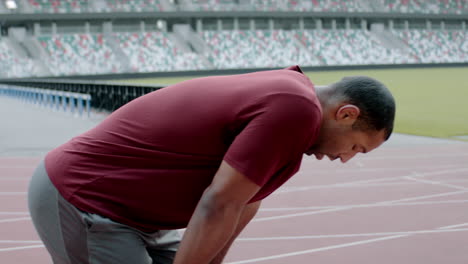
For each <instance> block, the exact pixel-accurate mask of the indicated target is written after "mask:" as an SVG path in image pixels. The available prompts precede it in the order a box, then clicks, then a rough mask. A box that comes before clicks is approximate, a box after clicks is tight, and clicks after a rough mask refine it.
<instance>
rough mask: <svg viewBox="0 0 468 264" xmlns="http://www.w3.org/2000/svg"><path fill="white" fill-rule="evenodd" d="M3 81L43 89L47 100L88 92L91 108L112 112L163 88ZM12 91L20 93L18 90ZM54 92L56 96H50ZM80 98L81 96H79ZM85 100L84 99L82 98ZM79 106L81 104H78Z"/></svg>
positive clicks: (109, 84) (98, 82)
mask: <svg viewBox="0 0 468 264" xmlns="http://www.w3.org/2000/svg"><path fill="white" fill-rule="evenodd" d="M1 83H3V84H5V85H9V86H14V87H23V88H30V89H36V90H34V91H35V92H36V93H40V92H39V91H43V94H44V95H43V96H44V97H45V98H49V99H46V100H52V99H50V98H54V99H53V100H59V99H57V98H59V97H58V95H59V94H60V95H62V96H63V95H65V96H67V95H70V94H87V95H89V96H90V98H92V100H90V102H89V104H90V108H93V109H95V110H96V111H107V112H112V111H114V110H116V109H117V108H119V107H120V106H122V105H124V104H126V103H127V102H129V101H131V100H133V99H135V98H137V97H139V96H142V95H144V94H147V93H150V92H152V91H155V90H158V89H160V88H162V87H163V86H161V85H156V86H149V85H135V84H124V83H114V82H104V81H86V80H65V79H19V80H8V81H6V80H4V81H2V82H1ZM12 93H19V92H18V91H16V92H13V91H12ZM50 93H52V94H54V97H51V96H50ZM77 99H79V97H77ZM81 100H84V99H81ZM78 106H79V105H78Z"/></svg>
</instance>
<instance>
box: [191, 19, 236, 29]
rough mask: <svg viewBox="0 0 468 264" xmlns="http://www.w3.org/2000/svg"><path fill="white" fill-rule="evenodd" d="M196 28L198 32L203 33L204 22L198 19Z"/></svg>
mask: <svg viewBox="0 0 468 264" xmlns="http://www.w3.org/2000/svg"><path fill="white" fill-rule="evenodd" d="M235 24H236V23H235V21H234V25H235ZM196 27H197V29H196V30H197V32H202V31H203V21H202V20H201V18H198V19H197V25H196ZM234 29H235V28H234Z"/></svg>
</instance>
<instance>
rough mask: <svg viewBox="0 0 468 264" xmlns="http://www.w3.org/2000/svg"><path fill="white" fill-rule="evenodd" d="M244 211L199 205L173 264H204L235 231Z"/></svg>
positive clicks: (203, 202)
mask: <svg viewBox="0 0 468 264" xmlns="http://www.w3.org/2000/svg"><path fill="white" fill-rule="evenodd" d="M242 211H243V208H239V207H236V206H233V207H231V206H226V207H224V206H220V207H217V206H216V205H212V204H210V202H205V201H203V200H201V201H200V203H199V204H198V206H197V208H196V209H195V212H194V214H193V216H192V218H191V220H190V223H189V225H188V227H187V229H186V231H185V233H184V237H183V239H182V242H181V244H180V247H179V250H178V252H177V254H176V257H175V260H174V264H207V263H210V261H211V260H212V259H213V258H214V257H215V256H216V254H217V253H218V252H220V251H221V249H222V248H223V247H224V246H225V245H226V243H227V242H228V241H229V240H230V238H231V237H232V235H233V234H234V232H235V231H236V227H237V223H238V220H239V218H240V216H241V213H242Z"/></svg>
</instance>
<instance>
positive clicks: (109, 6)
mask: <svg viewBox="0 0 468 264" xmlns="http://www.w3.org/2000/svg"><path fill="white" fill-rule="evenodd" d="M103 2H104V5H96V7H95V9H94V10H95V11H97V12H152V11H164V8H163V6H162V5H161V3H160V2H159V0H103Z"/></svg>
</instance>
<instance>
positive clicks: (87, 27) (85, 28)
mask: <svg viewBox="0 0 468 264" xmlns="http://www.w3.org/2000/svg"><path fill="white" fill-rule="evenodd" d="M90 28H91V26H90V25H89V21H86V22H85V24H84V33H85V34H89V33H90V31H91V30H90Z"/></svg>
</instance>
